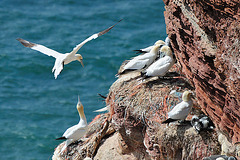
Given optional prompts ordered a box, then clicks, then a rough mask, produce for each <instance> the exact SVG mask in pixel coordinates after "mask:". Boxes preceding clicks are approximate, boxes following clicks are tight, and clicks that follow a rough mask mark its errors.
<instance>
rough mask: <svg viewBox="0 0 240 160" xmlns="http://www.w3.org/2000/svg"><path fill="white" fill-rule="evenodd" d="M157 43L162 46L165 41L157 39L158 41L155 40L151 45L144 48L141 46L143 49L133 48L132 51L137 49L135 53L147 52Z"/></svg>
mask: <svg viewBox="0 0 240 160" xmlns="http://www.w3.org/2000/svg"><path fill="white" fill-rule="evenodd" d="M158 44H160V45H162V46H163V45H165V42H164V41H162V40H158V41H156V42H155V43H154V45H152V46H149V47H146V48H143V49H138V50H133V51H137V54H138V53H148V52H150V51H151V49H152V48H153V46H156V45H158Z"/></svg>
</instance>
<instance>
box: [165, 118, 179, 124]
mask: <svg viewBox="0 0 240 160" xmlns="http://www.w3.org/2000/svg"><path fill="white" fill-rule="evenodd" d="M174 121H177V120H176V119H172V118H168V119H167V120H166V121H163V122H162V124H165V123H170V122H174Z"/></svg>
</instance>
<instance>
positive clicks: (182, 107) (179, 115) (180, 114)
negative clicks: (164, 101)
mask: <svg viewBox="0 0 240 160" xmlns="http://www.w3.org/2000/svg"><path fill="white" fill-rule="evenodd" d="M191 96H192V92H191V91H185V92H183V95H182V102H180V103H178V104H177V105H176V106H175V107H174V108H173V109H172V110H171V111H170V112H168V119H167V120H166V121H164V122H162V123H170V122H173V121H177V120H182V121H184V120H185V119H186V118H187V116H188V114H189V112H190V110H191V108H192V106H193V101H192V99H191Z"/></svg>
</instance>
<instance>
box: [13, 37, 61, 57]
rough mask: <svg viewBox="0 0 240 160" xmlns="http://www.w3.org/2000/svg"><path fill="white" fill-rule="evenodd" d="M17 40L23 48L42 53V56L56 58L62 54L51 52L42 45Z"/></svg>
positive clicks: (20, 39)
mask: <svg viewBox="0 0 240 160" xmlns="http://www.w3.org/2000/svg"><path fill="white" fill-rule="evenodd" d="M17 40H18V41H19V42H21V43H22V45H23V46H24V47H28V48H31V49H33V50H36V51H39V52H41V53H43V54H46V55H48V56H52V57H54V58H57V57H58V56H59V55H61V54H62V53H59V52H57V51H54V50H52V49H50V48H47V47H45V46H43V45H40V44H36V43H32V42H29V41H27V40H24V39H22V38H18V39H17Z"/></svg>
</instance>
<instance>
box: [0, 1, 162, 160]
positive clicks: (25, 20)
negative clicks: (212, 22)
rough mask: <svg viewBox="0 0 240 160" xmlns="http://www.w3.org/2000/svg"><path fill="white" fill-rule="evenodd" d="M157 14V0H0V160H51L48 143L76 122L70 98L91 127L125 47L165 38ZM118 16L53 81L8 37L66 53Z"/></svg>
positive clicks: (37, 57)
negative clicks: (80, 103) (80, 105)
mask: <svg viewBox="0 0 240 160" xmlns="http://www.w3.org/2000/svg"><path fill="white" fill-rule="evenodd" d="M163 12H164V3H163V2H162V1H161V0H147V1H146V0H139V1H136V0H132V1H129V0H95V1H89V0H39V1H33V0H0V49H1V50H0V119H1V121H0V129H1V132H0V159H4V160H8V159H9V160H35V159H36V160H38V159H39V160H40V159H51V156H52V153H53V152H54V149H55V148H56V146H57V145H58V144H60V143H61V142H60V141H56V140H54V139H55V138H57V137H60V136H61V135H62V134H63V133H64V131H65V130H66V129H67V128H68V127H70V126H72V125H74V124H76V123H78V120H79V116H78V113H77V110H76V103H77V96H78V95H79V96H80V98H81V101H82V103H83V105H84V109H85V114H86V116H87V120H88V122H91V120H92V119H93V118H94V117H95V116H96V115H97V113H94V112H93V111H94V110H96V109H99V108H101V107H104V106H105V104H104V102H103V101H102V99H101V98H100V97H99V96H98V93H100V94H103V95H107V93H108V91H109V87H110V86H111V84H112V83H113V82H114V81H115V80H116V78H115V76H114V75H115V74H116V73H117V70H118V68H119V66H120V65H121V63H122V62H123V61H124V60H126V59H129V58H131V57H133V56H136V54H135V53H134V52H133V51H132V50H134V49H139V48H143V47H145V46H148V45H151V44H153V43H154V42H155V41H156V40H158V39H162V40H164V39H165V37H166V28H165V21H164V13H163ZM122 18H123V19H124V20H123V21H122V22H120V23H119V24H118V25H117V26H115V28H113V29H112V30H111V31H110V32H108V33H107V34H105V35H103V36H101V37H99V38H97V39H95V40H92V41H90V42H88V43H87V44H86V45H84V46H83V47H82V48H81V49H80V50H79V52H78V53H80V54H81V55H82V56H83V58H84V59H83V61H84V65H85V67H84V68H82V67H81V64H80V63H79V62H77V61H75V62H72V63H70V64H68V65H66V66H65V67H64V70H63V71H62V73H61V74H60V75H59V77H58V79H56V80H55V79H54V76H53V74H52V72H51V70H52V67H53V64H54V58H52V57H48V56H46V55H44V54H42V53H40V52H37V51H35V50H31V49H29V48H25V47H24V46H22V45H21V44H20V43H19V42H18V41H17V40H16V38H23V39H26V40H29V41H31V42H34V43H38V44H42V45H45V46H47V47H49V48H51V49H54V50H56V51H59V52H61V53H67V52H70V51H71V50H72V49H73V48H74V47H75V46H76V45H77V44H79V43H80V42H81V41H83V40H84V39H86V38H87V37H88V36H90V35H92V34H93V33H97V32H99V31H101V30H103V29H105V28H107V27H109V26H111V25H113V24H114V23H116V22H117V21H118V20H120V19H122Z"/></svg>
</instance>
